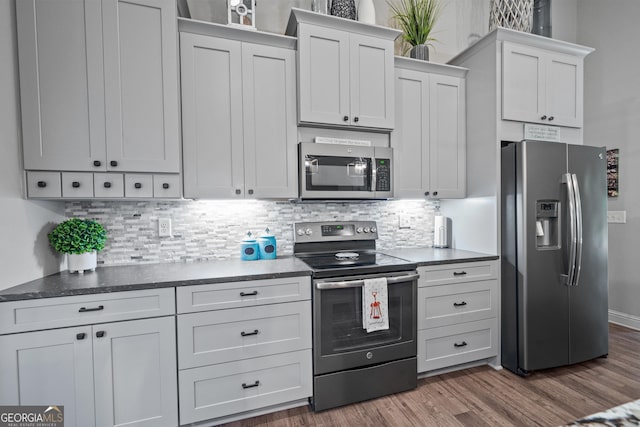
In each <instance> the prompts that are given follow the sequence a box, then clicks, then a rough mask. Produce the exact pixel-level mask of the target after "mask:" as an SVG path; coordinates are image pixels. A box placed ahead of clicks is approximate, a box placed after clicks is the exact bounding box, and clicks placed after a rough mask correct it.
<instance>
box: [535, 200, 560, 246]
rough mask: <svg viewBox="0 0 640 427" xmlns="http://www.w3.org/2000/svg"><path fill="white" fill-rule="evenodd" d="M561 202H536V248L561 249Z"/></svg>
mask: <svg viewBox="0 0 640 427" xmlns="http://www.w3.org/2000/svg"><path fill="white" fill-rule="evenodd" d="M559 207H560V202H559V201H557V200H536V248H537V249H558V248H560V240H559V236H560V230H559V227H560V214H559V212H560V209H559Z"/></svg>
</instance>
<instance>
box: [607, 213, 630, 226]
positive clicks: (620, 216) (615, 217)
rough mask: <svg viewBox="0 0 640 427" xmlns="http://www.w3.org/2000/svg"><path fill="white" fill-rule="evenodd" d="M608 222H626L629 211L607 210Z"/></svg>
mask: <svg viewBox="0 0 640 427" xmlns="http://www.w3.org/2000/svg"><path fill="white" fill-rule="evenodd" d="M607 222H608V223H612V224H626V222H627V211H609V212H607Z"/></svg>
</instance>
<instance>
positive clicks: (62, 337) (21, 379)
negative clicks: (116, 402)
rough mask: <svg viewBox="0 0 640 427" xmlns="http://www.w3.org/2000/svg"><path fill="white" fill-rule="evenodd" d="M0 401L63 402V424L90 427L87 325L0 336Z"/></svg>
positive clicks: (90, 406)
mask: <svg viewBox="0 0 640 427" xmlns="http://www.w3.org/2000/svg"><path fill="white" fill-rule="evenodd" d="M0 372H2V381H0V402H2V404H3V405H64V412H65V415H66V416H65V420H64V421H65V426H68V427H76V426H77V427H85V426H93V425H95V421H94V420H95V416H94V403H93V361H92V349H91V327H90V326H85V327H80V328H64V329H53V330H49V331H39V332H28V333H21V334H13V335H4V336H0Z"/></svg>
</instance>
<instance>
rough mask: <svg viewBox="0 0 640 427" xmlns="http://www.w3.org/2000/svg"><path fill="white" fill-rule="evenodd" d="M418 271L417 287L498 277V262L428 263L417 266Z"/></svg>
mask: <svg viewBox="0 0 640 427" xmlns="http://www.w3.org/2000/svg"><path fill="white" fill-rule="evenodd" d="M418 273H420V279H419V280H418V287H422V286H433V285H444V284H447V283H459V282H471V281H475V280H487V279H496V278H497V277H498V262H497V261H486V262H463V263H454V264H442V265H430V266H427V267H420V268H418Z"/></svg>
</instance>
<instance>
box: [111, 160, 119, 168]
mask: <svg viewBox="0 0 640 427" xmlns="http://www.w3.org/2000/svg"><path fill="white" fill-rule="evenodd" d="M109 164H110V165H111V166H113V167H116V166H118V162H116V161H115V160H111V161H110V162H109Z"/></svg>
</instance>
